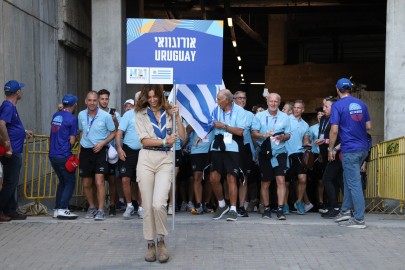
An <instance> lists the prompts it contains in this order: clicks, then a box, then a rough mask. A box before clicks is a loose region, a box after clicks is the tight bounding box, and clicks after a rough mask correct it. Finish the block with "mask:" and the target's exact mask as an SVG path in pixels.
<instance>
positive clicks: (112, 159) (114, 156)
mask: <svg viewBox="0 0 405 270" xmlns="http://www.w3.org/2000/svg"><path fill="white" fill-rule="evenodd" d="M107 153H108V162H109V163H110V164H115V163H117V161H118V153H117V150H116V149H115V147H114V146H112V145H110V147H109V148H108V152H107Z"/></svg>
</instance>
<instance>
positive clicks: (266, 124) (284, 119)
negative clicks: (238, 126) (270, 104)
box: [252, 110, 291, 156]
mask: <svg viewBox="0 0 405 270" xmlns="http://www.w3.org/2000/svg"><path fill="white" fill-rule="evenodd" d="M252 130H257V131H259V133H262V134H264V133H267V132H269V131H271V130H274V132H275V133H277V132H284V134H289V133H290V131H291V126H290V117H289V116H288V115H287V114H285V113H283V112H282V111H280V110H278V111H277V114H276V115H275V116H273V115H271V114H270V113H269V111H268V110H265V111H262V112H259V113H258V114H256V116H255V117H254V118H253V123H252ZM264 140H265V139H263V138H260V139H256V142H257V143H258V144H259V145H262V143H263V141H264ZM285 147H286V142H280V143H279V144H278V145H276V144H275V143H274V142H273V141H272V142H271V149H272V150H273V151H272V152H273V156H275V155H277V154H281V153H286V152H287V150H286V148H285Z"/></svg>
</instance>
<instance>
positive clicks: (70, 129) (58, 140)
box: [49, 111, 77, 158]
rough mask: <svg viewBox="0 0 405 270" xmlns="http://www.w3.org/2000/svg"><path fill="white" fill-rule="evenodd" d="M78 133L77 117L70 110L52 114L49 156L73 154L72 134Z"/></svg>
mask: <svg viewBox="0 0 405 270" xmlns="http://www.w3.org/2000/svg"><path fill="white" fill-rule="evenodd" d="M76 135H77V118H76V117H75V116H74V115H73V114H72V113H71V112H69V111H60V112H56V113H55V114H54V115H53V116H52V122H51V135H50V147H49V157H51V158H67V157H70V156H71V155H72V151H71V146H70V136H76Z"/></svg>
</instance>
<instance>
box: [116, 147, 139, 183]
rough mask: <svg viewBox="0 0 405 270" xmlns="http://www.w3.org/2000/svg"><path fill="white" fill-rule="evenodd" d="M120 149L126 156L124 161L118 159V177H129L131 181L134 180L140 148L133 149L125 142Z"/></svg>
mask: <svg viewBox="0 0 405 270" xmlns="http://www.w3.org/2000/svg"><path fill="white" fill-rule="evenodd" d="M122 150H124V152H125V154H126V156H127V157H126V158H125V161H122V160H121V159H120V160H119V161H118V164H119V175H120V177H129V178H131V181H134V182H136V165H137V164H138V157H139V151H140V150H139V149H138V150H133V149H131V148H130V147H129V146H128V145H126V144H124V145H123V146H122Z"/></svg>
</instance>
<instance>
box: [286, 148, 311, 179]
mask: <svg viewBox="0 0 405 270" xmlns="http://www.w3.org/2000/svg"><path fill="white" fill-rule="evenodd" d="M302 156H303V153H294V154H291V155H289V156H288V159H289V160H290V168H289V169H288V171H287V177H286V181H295V180H296V179H297V176H298V175H299V174H307V169H305V168H304V167H303V166H302V164H301V160H302Z"/></svg>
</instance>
